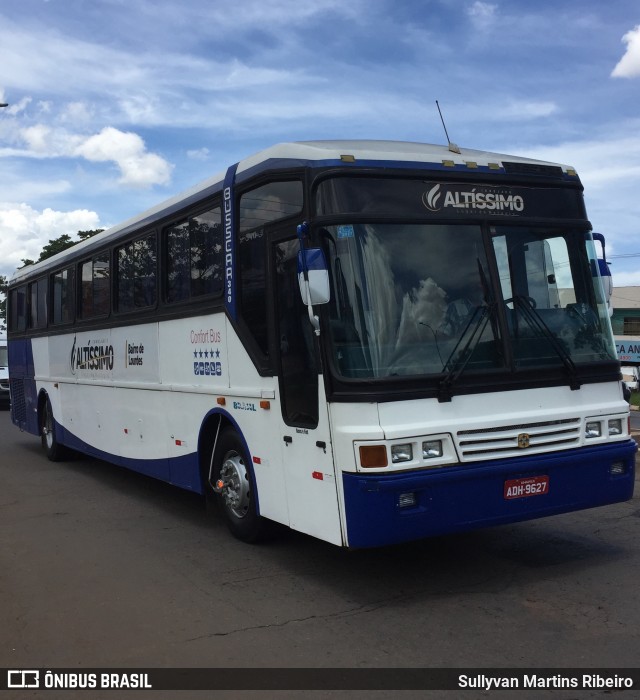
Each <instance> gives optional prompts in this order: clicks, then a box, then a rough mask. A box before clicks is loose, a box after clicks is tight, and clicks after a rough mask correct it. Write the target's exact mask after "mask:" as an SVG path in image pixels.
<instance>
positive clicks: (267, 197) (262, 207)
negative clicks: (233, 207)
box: [240, 180, 303, 233]
mask: <svg viewBox="0 0 640 700" xmlns="http://www.w3.org/2000/svg"><path fill="white" fill-rule="evenodd" d="M302 204H303V200H302V182H300V181H299V180H290V181H284V182H269V183H268V184H266V185H262V186H261V187H256V188H255V189H254V190H249V192H245V193H244V194H243V195H242V196H241V197H240V233H243V232H245V231H251V230H252V229H256V228H258V227H260V226H264V225H265V224H269V223H271V222H273V221H278V219H285V218H286V217H288V216H294V215H295V214H299V213H300V212H301V211H302Z"/></svg>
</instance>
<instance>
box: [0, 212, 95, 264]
mask: <svg viewBox="0 0 640 700" xmlns="http://www.w3.org/2000/svg"><path fill="white" fill-rule="evenodd" d="M96 228H101V226H100V219H99V217H98V214H97V213H96V212H94V211H89V210H88V209H76V210H75V211H55V210H53V209H50V208H46V209H43V210H42V211H38V210H37V209H34V208H33V207H31V206H29V205H28V204H24V203H22V204H16V203H11V202H0V261H1V262H0V274H3V275H7V276H9V275H11V274H13V272H14V271H15V270H16V269H17V268H18V267H19V266H20V265H22V260H23V259H26V258H29V259H32V260H35V259H37V258H38V257H39V255H40V251H41V250H42V248H43V246H44V245H46V244H47V243H48V241H49V240H51V239H53V238H58V237H60V236H62V235H63V234H65V233H66V234H69V235H70V236H71V237H72V238H73V236H74V235H75V234H76V233H77V232H78V231H88V230H93V229H96Z"/></svg>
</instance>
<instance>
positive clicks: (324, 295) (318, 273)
mask: <svg viewBox="0 0 640 700" xmlns="http://www.w3.org/2000/svg"><path fill="white" fill-rule="evenodd" d="M298 284H299V285H300V296H301V297H302V303H303V304H304V305H305V306H314V305H315V304H327V303H328V302H329V301H330V299H331V289H330V287H329V271H328V269H327V261H326V259H325V257H324V252H323V251H322V249H321V248H305V249H303V250H300V251H299V252H298Z"/></svg>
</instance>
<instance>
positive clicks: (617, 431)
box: [609, 418, 622, 435]
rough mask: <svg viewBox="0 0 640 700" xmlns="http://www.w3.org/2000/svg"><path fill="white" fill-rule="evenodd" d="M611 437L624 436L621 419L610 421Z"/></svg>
mask: <svg viewBox="0 0 640 700" xmlns="http://www.w3.org/2000/svg"><path fill="white" fill-rule="evenodd" d="M609 435H622V419H621V418H613V419H611V420H610V421H609Z"/></svg>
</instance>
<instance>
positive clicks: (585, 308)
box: [491, 226, 616, 367]
mask: <svg viewBox="0 0 640 700" xmlns="http://www.w3.org/2000/svg"><path fill="white" fill-rule="evenodd" d="M491 231H492V234H493V246H494V250H495V254H496V259H497V263H498V270H499V275H500V285H501V287H502V295H503V297H504V301H505V304H506V307H507V310H506V313H507V321H508V327H509V335H510V337H511V341H512V347H513V352H514V359H515V363H516V366H518V367H526V366H534V365H548V364H556V363H557V362H558V359H559V358H558V355H564V356H565V358H566V357H569V358H570V359H571V361H572V362H574V363H576V364H579V363H586V362H595V361H599V360H615V359H616V353H615V347H614V345H613V339H612V336H611V330H610V325H609V314H608V312H607V307H606V303H605V300H604V295H603V292H602V285H601V284H600V280H599V279H598V276H599V271H598V262H597V258H596V253H595V248H594V245H593V241H591V240H590V239H588V240H585V235H584V234H582V233H579V232H569V233H567V232H564V231H562V230H559V229H550V230H549V229H529V228H523V227H513V228H511V227H500V226H498V227H493V228H492V229H491ZM554 340H555V341H556V342H554Z"/></svg>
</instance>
